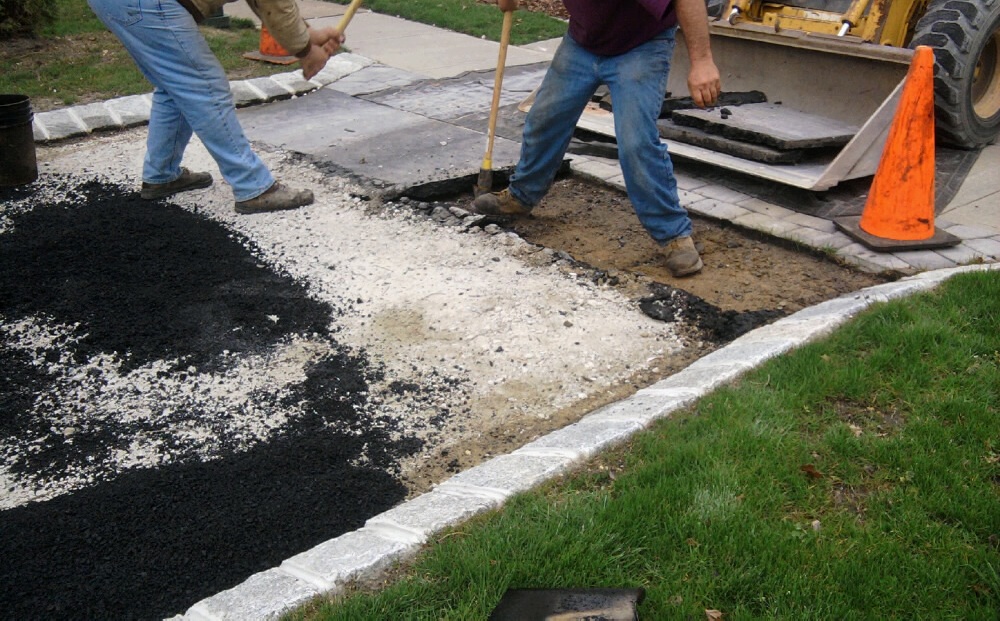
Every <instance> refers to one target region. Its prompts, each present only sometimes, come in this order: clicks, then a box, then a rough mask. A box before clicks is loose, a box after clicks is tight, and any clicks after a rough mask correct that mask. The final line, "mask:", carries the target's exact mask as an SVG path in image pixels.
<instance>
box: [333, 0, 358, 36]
mask: <svg viewBox="0 0 1000 621" xmlns="http://www.w3.org/2000/svg"><path fill="white" fill-rule="evenodd" d="M360 6H361V0H351V3H350V4H349V5H347V10H346V11H344V16H343V17H341V18H340V23H339V24H337V32H339V33H340V34H344V31H345V30H347V25H348V24H350V23H351V20H352V19H353V18H354V14H355V13H357V11H358V7H360Z"/></svg>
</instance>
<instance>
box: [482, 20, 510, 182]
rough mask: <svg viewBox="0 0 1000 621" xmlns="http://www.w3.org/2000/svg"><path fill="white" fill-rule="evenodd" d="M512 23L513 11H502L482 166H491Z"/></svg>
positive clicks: (486, 167)
mask: <svg viewBox="0 0 1000 621" xmlns="http://www.w3.org/2000/svg"><path fill="white" fill-rule="evenodd" d="M513 23H514V11H504V13H503V29H502V30H501V31H500V54H499V56H498V57H497V71H496V77H495V78H494V80H493V103H492V104H491V105H490V121H489V127H488V128H487V130H486V155H484V156H483V168H484V169H486V170H490V169H492V168H493V139H494V137H495V136H496V129H497V112H498V111H499V109H500V89H501V88H502V87H503V70H504V67H505V66H506V65H507V44H508V43H509V42H510V27H511V24H513Z"/></svg>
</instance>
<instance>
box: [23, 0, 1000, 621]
mask: <svg viewBox="0 0 1000 621" xmlns="http://www.w3.org/2000/svg"><path fill="white" fill-rule="evenodd" d="M300 4H301V5H302V6H303V9H304V11H306V15H307V17H308V18H309V19H311V20H313V22H314V23H317V24H327V23H330V24H335V23H337V21H338V20H339V18H338V15H339V14H340V12H342V10H343V7H342V6H340V5H334V4H329V3H325V2H311V1H304V2H301V3H300ZM227 12H228V13H229V14H231V15H234V16H247V15H248V11H247V9H246V7H245V6H244V5H243V4H242V3H238V4H230V5H227ZM348 37H349V39H348V47H349V48H350V50H351V52H350V53H345V54H341V55H338V56H337V57H335V58H334V59H333V60H332V61H331V62H330V63H329V65H328V67H327V68H326V69H325V70H324V71H323V72H322V73H321V74H320V75H319V76H317V77H316V78H314V79H313V80H311V81H306V80H304V79H303V78H302V75H301V73H300V72H298V71H292V72H289V73H285V74H280V75H277V76H274V77H272V78H259V79H254V80H247V81H244V82H238V83H234V84H233V92H234V96H235V98H236V100H237V102H238V104H239V105H240V106H251V104H263V103H268V102H271V103H268V105H266V106H263V105H255V106H253V107H248V108H246V109H244V110H242V111H241V119H242V120H243V122H244V124H245V126H246V127H247V131H248V134H249V135H250V136H251V137H252V138H253V139H255V140H262V141H265V142H269V143H271V144H278V145H280V146H285V147H287V148H292V149H295V150H299V151H302V152H304V153H307V154H310V155H313V156H314V157H322V158H326V159H327V160H328V161H333V163H335V164H337V165H342V164H343V165H345V166H346V164H347V163H348V161H347V159H345V160H344V161H343V162H342V163H341V162H338V161H337V160H336V158H337V157H343V155H342V154H343V153H345V152H351V149H352V147H355V146H357V147H358V148H361V145H364V149H365V154H366V157H365V158H361V159H364V160H369V162H368V164H367V165H369V168H365V169H361V170H359V171H357V172H358V174H363V175H364V176H366V177H368V178H370V179H372V180H373V183H374V184H375V185H378V186H381V187H383V188H384V189H388V190H392V189H393V188H394V187H397V186H399V185H406V184H411V185H412V184H415V183H420V182H422V181H428V180H429V181H434V180H437V179H443V178H446V177H448V176H451V177H455V176H462V175H473V174H475V173H476V172H478V165H479V161H480V158H481V155H482V153H481V149H482V146H483V142H482V133H483V131H484V130H485V124H482V123H480V124H478V125H477V123H478V120H479V119H482V118H484V113H485V112H486V111H488V107H489V97H488V96H484V93H489V91H490V89H491V88H492V79H491V77H490V75H489V74H484V75H477V74H476V72H490V71H492V70H493V69H494V67H495V64H496V57H497V44H496V43H493V42H490V41H484V40H481V39H477V38H474V37H469V36H465V35H460V34H456V33H452V32H446V31H443V30H441V29H438V28H433V27H430V26H425V25H422V24H414V23H411V22H406V21H404V20H400V19H397V18H394V17H390V16H384V15H376V14H373V13H370V12H366V11H362V12H359V13H358V14H357V15H356V16H355V18H354V20H353V21H352V22H351V26H350V28H349V29H348ZM554 47H555V42H552V41H549V42H543V43H540V44H535V45H532V46H527V47H523V48H522V47H514V48H512V49H511V50H510V52H509V55H508V66H509V67H511V68H512V71H511V72H510V73H511V76H510V79H509V80H508V79H507V78H506V77H505V91H506V90H507V89H508V88H509V89H511V90H510V92H505V99H504V104H505V105H506V106H510V105H511V104H513V103H516V102H517V101H518V100H519V99H520V98H522V97H523V95H524V91H525V90H528V91H530V88H531V86H532V85H533V84H537V81H538V80H540V77H541V75H542V73H543V72H544V63H545V62H546V61H548V60H549V59H550V58H551V53H552V52H553V51H554ZM513 68H518V69H517V70H516V71H515V70H513ZM470 72H471V73H470ZM306 93H311V94H309V95H308V96H305V97H300V96H299V95H304V94H306ZM149 106H150V99H149V96H148V95H145V96H136V97H125V98H121V99H117V100H112V101H108V102H105V103H101V104H92V105H89V106H80V107H77V108H72V109H66V110H58V111H53V112H45V113H40V114H36V115H35V137H36V140H39V141H52V140H61V139H64V138H68V137H74V136H82V135H86V134H88V133H90V132H92V131H97V130H104V129H114V128H122V127H129V126H133V125H139V124H142V123H144V122H146V121H147V120H148V114H149ZM304 119H308V120H307V121H304ZM470 119H471V121H470ZM471 126H475V127H476V129H472V128H471ZM296 128H297V129H296ZM403 135H410V136H416V139H414V140H413V143H412V144H413V145H414V146H413V148H418V146H417V145H423V149H424V151H423V152H420V153H416V154H415V153H407V154H406V158H405V159H406V161H404V162H403V163H398V162H396V161H395V160H392V159H391V158H392V157H393V153H394V152H396V151H398V150H399V148H400V146H399V145H400V143H399V142H398V141H399V139H400V136H403ZM386 145H388V147H391V148H388V147H387V146H386ZM498 151H499V153H500V157H499V158H496V157H495V159H496V160H497V161H496V162H495V167H497V168H500V167H503V166H511V165H513V163H514V161H515V160H516V156H517V136H516V135H513V136H509V137H508V138H506V139H501V140H500V141H498ZM470 154H471V155H470ZM572 157H573V161H572V168H573V170H574V171H575V172H576V173H578V174H581V175H585V176H588V177H591V178H594V179H597V180H599V181H601V182H603V183H607V184H610V185H613V186H617V187H623V179H622V176H621V170H620V168H619V167H618V164H617V162H616V161H614V160H608V159H601V158H594V157H583V156H572ZM380 158H381V159H380ZM351 159H352V160H353V161H355V162H356V161H357V160H358V158H357V157H352V158H351ZM418 163H419V164H418ZM418 166H419V167H422V168H425V169H427V170H424V171H419V172H421V174H420V175H416V176H415V173H414V169H415V168H416V167H418ZM677 169H678V177H679V184H680V187H681V189H682V200H683V202H684V204H685V206H686V207H688V209H689V210H690V211H691V212H692V213H694V214H697V215H702V216H706V217H710V218H715V219H721V220H726V221H730V222H732V223H734V224H736V225H739V226H743V227H746V228H750V229H755V230H758V231H763V232H765V233H768V234H771V235H774V236H776V237H780V238H785V239H791V240H795V241H798V242H800V243H803V244H806V245H808V246H812V247H814V248H819V249H824V250H826V251H833V252H835V253H836V255H837V256H838V257H840V258H841V259H843V260H844V261H847V262H849V263H851V264H854V265H857V266H859V267H861V268H862V269H866V270H872V271H885V270H893V271H898V272H900V273H903V274H911V275H912V276H910V277H907V278H904V279H901V280H898V281H896V282H893V283H889V284H885V285H879V286H876V287H872V288H869V289H866V290H863V291H859V292H856V293H854V294H851V295H847V296H844V297H841V298H838V299H835V300H830V301H828V302H825V303H823V304H820V305H818V306H815V307H812V308H808V309H804V310H802V311H799V312H797V313H795V314H794V315H791V316H789V317H786V318H784V319H782V320H780V321H778V322H776V323H774V324H771V325H768V326H765V327H762V328H759V329H757V330H754V331H753V332H751V333H749V334H747V335H744V336H743V337H741V338H740V339H738V340H736V341H734V342H733V343H731V344H730V345H728V346H726V347H725V348H723V349H721V350H719V351H716V352H714V353H713V354H711V355H709V356H707V357H705V358H702V359H700V360H698V361H697V362H695V363H694V364H692V365H691V366H689V367H688V368H686V369H684V370H683V371H681V372H679V373H677V374H675V375H673V376H671V377H669V378H667V379H665V380H663V381H661V382H659V383H657V384H655V385H653V386H651V387H649V388H646V389H644V390H641V391H639V392H638V393H636V394H635V395H634V396H633V397H631V398H629V399H626V400H624V401H621V402H618V403H615V404H612V405H610V406H607V407H605V408H602V409H600V410H598V411H596V412H593V413H592V414H590V415H588V416H587V417H585V418H584V419H583V420H581V421H579V422H578V423H575V424H573V425H570V426H568V427H566V428H564V429H561V430H559V431H557V432H554V433H552V434H549V435H548V436H545V437H543V438H540V439H538V440H536V441H534V442H532V443H530V444H528V445H526V446H524V447H522V448H520V449H518V450H516V451H514V452H513V453H511V454H509V455H503V456H500V457H496V458H494V459H492V460H490V461H488V462H486V463H484V464H482V465H480V466H478V467H476V468H473V469H471V470H468V471H466V472H463V473H461V474H459V475H457V476H455V477H453V478H452V479H449V480H448V481H445V482H443V483H442V484H441V485H439V486H438V487H437V488H435V489H434V490H433V491H432V492H429V493H427V494H424V495H422V496H419V497H417V498H414V499H413V500H411V501H409V502H406V503H404V504H402V505H400V506H398V507H396V508H394V509H392V510H390V511H388V512H386V513H384V514H381V515H378V516H375V517H373V518H371V519H370V520H368V522H367V523H366V525H365V526H364V527H363V528H361V529H359V530H357V531H354V532H350V533H346V534H344V535H342V536H340V537H337V538H335V539H332V540H330V541H327V542H324V543H322V544H320V545H318V546H316V547H315V548H313V549H310V550H306V551H303V552H302V553H301V554H298V555H297V556H294V557H292V558H289V559H287V560H285V561H284V562H283V563H281V564H280V565H279V566H278V567H274V568H272V569H269V570H267V571H264V572H261V573H259V574H256V575H254V576H251V577H250V578H248V579H247V580H246V581H245V582H244V583H242V584H240V585H238V586H236V587H234V588H233V589H230V590H228V591H225V592H223V593H219V594H217V595H215V596H213V597H209V598H207V599H205V600H202V601H200V602H192V606H191V607H190V608H189V609H188V610H187V611H186V612H185V613H183V614H182V615H178V616H177V617H176V619H190V620H206V621H207V620H213V621H215V620H219V619H239V620H241V621H246V620H251V619H270V618H276V617H277V616H278V615H280V614H282V613H283V612H287V611H288V610H290V609H291V608H293V607H295V606H298V605H300V604H302V603H305V602H306V601H308V600H309V599H310V598H312V597H314V596H316V595H319V594H322V593H336V592H337V591H339V590H340V589H342V588H343V587H344V586H345V585H347V584H348V583H350V582H351V581H353V580H358V579H364V578H367V577H371V576H375V575H377V574H378V573H379V572H381V571H382V570H384V569H386V568H388V567H389V566H390V565H391V564H392V563H394V562H396V561H398V560H401V559H404V558H406V557H408V556H411V555H412V554H415V553H416V552H417V551H418V550H419V548H420V546H421V545H422V544H423V543H424V542H426V541H428V540H429V539H430V537H431V536H432V535H433V534H434V533H436V532H439V531H440V530H441V529H443V528H446V527H448V526H451V525H454V524H457V523H459V522H461V521H463V520H466V519H468V518H469V517H471V516H473V515H475V514H477V513H480V512H482V511H486V510H489V509H491V508H495V507H497V506H500V505H501V504H503V502H504V501H505V500H506V499H507V498H508V497H510V496H511V495H512V494H515V493H518V492H521V491H525V490H527V489H530V488H531V487H533V486H534V485H536V484H538V483H540V482H542V481H544V480H546V479H548V478H550V477H552V476H555V475H557V474H560V473H562V472H565V471H567V470H568V469H570V468H572V467H573V466H574V465H577V464H579V463H580V462H581V461H582V460H585V459H587V458H589V457H592V456H593V455H595V454H596V453H598V452H599V451H602V450H604V449H606V448H608V447H610V446H613V445H615V444H616V443H620V442H622V441H624V440H625V439H627V438H628V437H629V436H630V435H632V434H634V433H635V432H637V431H639V430H641V429H643V428H645V427H647V426H649V425H650V424H651V423H653V422H654V421H655V420H657V419H660V418H664V417H667V416H670V415H671V413H672V412H674V411H676V410H678V409H680V408H682V407H684V406H686V405H688V404H689V403H691V402H692V401H694V400H696V399H698V398H699V397H701V396H703V395H705V394H707V393H709V392H710V391H712V390H714V389H715V388H716V387H718V386H720V385H722V384H724V383H727V382H730V381H732V380H734V379H735V378H737V377H738V376H739V375H741V374H742V373H744V372H746V371H747V370H749V369H751V368H753V367H755V366H757V365H759V364H760V363H762V362H764V361H765V360H767V359H769V358H771V357H774V356H777V355H780V354H782V353H784V352H787V351H789V350H791V349H793V348H796V347H798V346H800V345H802V344H804V343H806V342H809V341H811V340H814V339H817V338H820V337H822V336H824V335H826V334H828V333H829V332H830V331H831V330H833V329H834V328H835V327H837V326H839V325H841V324H843V323H844V322H846V321H848V320H849V319H850V318H851V317H853V316H854V315H856V314H857V313H859V312H861V311H862V310H864V309H865V308H867V307H868V306H869V305H871V304H873V303H876V302H880V301H885V300H889V299H893V298H898V297H902V296H905V295H909V294H912V293H915V292H919V291H924V290H927V289H929V288H932V287H934V286H936V285H937V284H939V283H940V282H942V281H943V280H945V279H947V278H949V277H951V276H952V275H953V274H955V273H958V272H962V271H968V270H980V269H996V268H997V267H998V266H997V265H996V262H997V260H998V259H1000V177H998V175H996V170H998V169H1000V147H997V146H992V147H989V148H987V149H986V150H984V151H983V153H982V155H981V156H980V158H979V160H978V162H977V163H976V164H975V166H974V167H973V168H972V170H971V172H970V173H969V175H968V176H967V178H966V180H965V183H964V184H963V185H962V187H961V188H960V189H959V191H958V192H957V194H956V195H955V197H954V198H953V200H951V202H950V203H949V205H947V206H946V207H945V208H944V209H943V210H942V211H941V213H940V214H939V218H938V220H937V222H936V225H937V226H938V227H940V228H942V229H944V230H946V231H949V232H951V233H953V234H955V235H957V236H958V237H960V238H961V239H962V242H961V244H960V245H959V246H956V247H954V248H950V249H946V250H938V251H920V252H906V253H885V254H880V253H875V252H871V251H869V250H867V249H866V248H864V247H863V246H861V245H860V244H857V243H854V242H853V241H851V240H850V239H848V238H847V237H846V236H845V235H843V234H841V233H839V232H838V231H837V230H836V229H835V227H834V225H833V224H832V222H830V221H829V220H827V219H824V218H820V217H817V216H812V215H808V214H803V213H800V212H799V211H795V210H792V209H788V208H786V207H782V206H779V205H777V204H773V203H771V202H768V201H767V200H762V199H761V198H759V197H753V196H750V195H748V194H745V193H743V192H741V191H739V190H736V189H734V188H732V187H729V186H727V185H725V184H722V183H719V182H713V181H710V180H707V178H706V177H705V176H703V175H700V174H699V173H697V172H694V170H696V168H691V169H689V168H686V167H685V165H684V163H683V162H679V163H678V167H677ZM969 263H984V264H985V265H970V266H967V267H961V266H963V265H965V264H969ZM926 270H934V271H926Z"/></svg>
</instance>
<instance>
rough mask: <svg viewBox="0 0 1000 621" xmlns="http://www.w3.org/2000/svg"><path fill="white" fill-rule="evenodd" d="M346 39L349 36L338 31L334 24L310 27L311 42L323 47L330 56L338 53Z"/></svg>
mask: <svg viewBox="0 0 1000 621" xmlns="http://www.w3.org/2000/svg"><path fill="white" fill-rule="evenodd" d="M346 40H347V37H345V36H344V34H343V33H341V32H337V29H336V28H334V27H333V26H327V27H326V28H310V29H309V42H310V43H312V44H313V45H318V46H320V47H322V48H323V49H324V50H326V53H327V54H328V55H330V56H333V55H334V54H336V53H337V50H339V49H340V46H341V45H343V44H344V41H346Z"/></svg>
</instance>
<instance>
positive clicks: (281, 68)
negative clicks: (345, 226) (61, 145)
mask: <svg viewBox="0 0 1000 621" xmlns="http://www.w3.org/2000/svg"><path fill="white" fill-rule="evenodd" d="M57 6H58V19H57V20H56V22H55V23H54V24H52V25H51V26H50V27H48V28H46V29H45V30H44V31H43V33H42V36H41V37H40V38H39V39H37V40H18V41H12V42H5V45H4V46H2V47H0V93H9V94H14V93H16V94H20V95H27V96H28V97H29V98H31V100H32V108H33V109H34V110H35V111H36V112H39V111H45V110H50V109H54V108H60V107H63V106H70V105H77V104H81V103H90V102H93V101H104V100H106V99H111V98H114V97H121V96H125V95H137V94H142V93H148V92H150V91H152V86H151V85H150V84H149V82H148V81H147V80H146V79H145V78H144V77H143V76H142V74H141V73H140V72H139V70H138V69H137V68H136V66H135V63H133V62H132V59H131V58H130V57H129V56H128V54H127V53H126V52H125V49H124V48H123V47H122V45H121V44H120V43H119V42H118V41H117V39H115V37H114V36H113V35H112V34H111V33H110V32H108V31H107V29H106V28H105V27H104V25H103V24H102V23H101V22H100V21H99V20H98V19H97V18H96V17H95V16H94V14H93V12H92V11H91V10H90V8H89V7H88V6H87V2H86V0H58V2H57ZM365 6H366V7H368V8H372V9H375V10H378V11H384V12H387V13H391V14H393V15H400V16H402V17H405V18H408V19H412V20H415V21H421V22H425V23H432V24H436V25H438V26H440V27H442V28H448V29H451V30H455V31H457V32H463V33H467V34H470V35H473V36H477V37H478V36H483V37H486V38H488V39H493V40H496V39H498V38H499V36H500V24H501V20H502V14H501V13H500V11H499V10H497V8H496V7H495V6H487V5H482V4H477V3H475V2H472V1H460V0H406V1H405V2H402V1H393V0H375V1H374V2H371V3H366V5H365ZM231 24H232V27H231V28H228V29H220V28H211V27H202V29H201V30H202V33H203V34H204V35H205V38H206V40H207V41H208V44H209V46H210V47H211V48H212V51H213V52H214V53H215V55H216V56H217V57H218V58H219V61H220V62H221V63H222V66H223V68H224V69H225V71H226V73H227V75H228V76H229V78H230V79H231V80H242V79H248V78H254V77H262V76H268V75H273V74H275V73H281V72H286V71H293V70H295V69H297V68H298V65H297V64H296V65H273V64H268V63H264V62H258V61H253V60H248V59H245V58H243V53H245V52H252V51H255V50H257V49H258V48H259V46H260V34H259V33H258V31H257V30H256V28H255V27H254V25H253V23H252V22H250V21H248V20H235V19H234V20H231ZM565 30H566V25H565V24H564V23H563V22H560V21H559V20H555V19H552V18H550V17H547V16H544V15H539V14H531V13H527V12H525V11H518V12H517V19H516V24H515V26H514V29H513V31H512V36H511V40H512V42H513V43H514V44H521V43H528V42H531V41H537V40H541V39H547V38H551V37H556V36H560V35H561V34H562V33H564V32H565Z"/></svg>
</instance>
